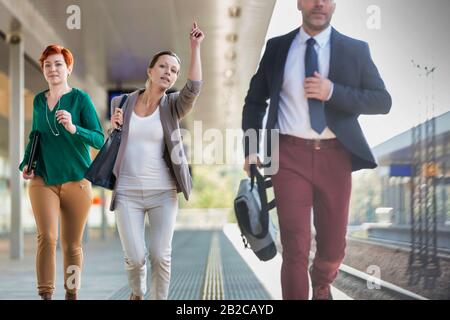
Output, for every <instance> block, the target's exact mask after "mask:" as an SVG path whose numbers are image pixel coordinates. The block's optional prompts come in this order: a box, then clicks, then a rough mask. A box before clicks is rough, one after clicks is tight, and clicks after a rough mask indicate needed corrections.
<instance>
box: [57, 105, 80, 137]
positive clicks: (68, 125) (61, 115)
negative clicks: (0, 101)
mask: <svg viewBox="0 0 450 320" xmlns="http://www.w3.org/2000/svg"><path fill="white" fill-rule="evenodd" d="M56 120H57V121H58V123H60V124H61V125H62V126H63V127H64V129H66V130H67V131H69V132H70V133H71V134H74V133H75V132H77V127H75V125H74V124H73V123H72V115H71V114H70V112H68V111H66V110H58V111H56Z"/></svg>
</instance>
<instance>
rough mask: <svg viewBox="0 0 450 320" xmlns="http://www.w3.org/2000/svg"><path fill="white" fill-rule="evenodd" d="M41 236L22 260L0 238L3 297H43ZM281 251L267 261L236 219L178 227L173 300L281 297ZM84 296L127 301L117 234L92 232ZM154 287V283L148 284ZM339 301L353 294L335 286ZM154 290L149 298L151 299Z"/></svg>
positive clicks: (59, 286)
mask: <svg viewBox="0 0 450 320" xmlns="http://www.w3.org/2000/svg"><path fill="white" fill-rule="evenodd" d="M35 249H36V241H35V237H34V235H32V234H30V235H26V237H25V254H24V258H23V259H22V260H11V259H10V258H9V251H8V240H7V239H2V240H0V283H1V284H2V285H1V286H0V300H37V299H39V296H38V295H37V292H36V278H35V252H36V250H35ZM61 269H62V257H61V252H60V250H58V252H57V274H56V290H55V296H54V299H57V300H58V299H63V298H64V289H63V281H62V270H61ZM280 269H281V255H280V254H278V255H277V256H276V257H275V258H274V259H272V260H271V261H269V262H261V261H259V260H258V259H257V258H256V256H255V255H254V254H253V253H252V252H251V250H249V249H245V248H244V247H243V244H242V240H241V237H240V233H239V230H238V228H237V226H236V224H226V225H224V226H223V228H217V229H206V230H205V229H177V230H176V231H175V235H174V239H173V254H172V278H171V284H170V290H169V299H171V300H279V299H281V288H280ZM81 283H82V284H81V289H80V291H79V299H81V300H126V299H128V297H129V294H130V291H129V288H128V285H127V278H126V274H125V270H124V267H123V255H122V249H121V246H120V241H119V239H118V237H117V235H116V234H114V233H111V234H109V235H108V239H107V240H100V239H98V238H97V237H95V236H90V237H89V241H87V243H85V244H84V270H83V275H82V279H81ZM148 285H149V286H150V282H149V284H148ZM332 293H333V297H334V298H335V299H337V300H348V299H351V298H350V297H348V296H347V295H346V294H344V293H343V292H341V291H339V290H337V289H335V288H333V292H332ZM148 294H149V293H148V292H147V295H146V297H145V298H146V299H148V298H149V297H148Z"/></svg>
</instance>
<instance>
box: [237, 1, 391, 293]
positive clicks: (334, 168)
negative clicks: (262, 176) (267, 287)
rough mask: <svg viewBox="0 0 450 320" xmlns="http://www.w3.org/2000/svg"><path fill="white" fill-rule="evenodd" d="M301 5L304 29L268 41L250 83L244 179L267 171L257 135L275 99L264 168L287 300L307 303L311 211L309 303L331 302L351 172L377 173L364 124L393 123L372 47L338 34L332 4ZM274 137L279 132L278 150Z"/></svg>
mask: <svg viewBox="0 0 450 320" xmlns="http://www.w3.org/2000/svg"><path fill="white" fill-rule="evenodd" d="M297 6H298V9H299V10H300V11H301V13H302V17H303V24H302V26H301V27H300V28H299V29H296V30H294V31H292V32H290V33H288V34H286V35H283V36H280V37H276V38H273V39H270V40H269V41H268V42H267V46H266V49H265V52H264V55H263V57H262V59H261V62H260V64H259V68H258V70H257V72H256V74H255V75H254V76H253V78H252V80H251V82H250V89H249V91H248V94H247V97H246V98H245V105H244V109H243V118H242V128H243V130H244V132H248V130H250V129H253V130H257V132H256V133H257V139H256V143H255V141H253V144H252V141H249V140H247V139H246V140H245V156H246V159H245V164H244V170H246V171H247V174H248V173H249V165H250V164H252V163H258V165H260V164H261V162H260V160H259V158H258V156H257V153H258V152H259V148H258V146H259V132H260V130H261V129H262V126H263V118H264V115H265V113H266V109H267V105H268V104H267V100H268V99H270V105H269V111H268V115H267V123H266V126H265V130H266V131H265V137H266V139H267V141H266V146H267V150H266V154H267V155H269V156H270V158H271V159H272V160H273V159H276V160H273V161H271V162H270V163H267V161H263V166H266V167H273V166H274V163H273V162H274V161H276V162H277V163H276V165H277V166H278V170H277V172H276V173H274V174H272V182H273V186H274V191H275V198H276V202H277V213H278V219H279V225H280V235H281V243H282V246H283V265H282V270H281V285H282V292H283V299H308V295H309V285H308V261H309V259H308V258H309V250H310V243H311V230H310V225H311V209H313V217H314V226H315V230H316V237H315V240H316V244H317V250H316V254H315V257H314V261H313V264H312V266H311V268H310V276H311V282H312V287H313V294H312V296H313V299H332V296H331V292H330V285H331V283H332V282H333V281H334V279H335V278H336V276H337V271H338V268H339V266H340V264H341V262H342V260H343V259H344V255H345V245H346V243H345V235H346V230H347V222H348V210H349V201H350V193H351V173H352V171H356V170H360V169H364V168H375V167H376V166H377V164H376V161H375V159H374V156H373V155H372V152H371V150H370V148H369V146H368V144H367V142H366V139H365V138H364V135H363V133H362V130H361V127H360V125H359V123H358V117H359V116H360V115H361V114H365V115H368V114H387V113H388V112H389V110H390V108H391V103H392V101H391V97H390V95H389V93H388V92H387V91H386V89H385V86H384V83H383V80H382V79H381V77H380V74H379V73H378V70H377V68H376V66H375V64H374V62H373V61H372V59H371V56H370V51H369V47H368V45H367V43H365V42H362V41H359V40H355V39H352V38H349V37H347V36H344V35H342V34H340V33H339V32H338V31H336V30H335V29H334V28H332V27H331V25H330V21H331V18H332V16H333V13H334V11H335V8H336V4H335V1H334V0H297ZM272 131H275V132H276V133H279V136H278V137H279V139H277V142H276V143H277V145H276V147H277V148H275V146H274V145H275V140H274V139H272V138H271V137H272V135H271V133H272ZM272 140H273V141H272ZM272 142H273V143H272ZM273 152H277V155H274V154H272V153H273ZM266 174H267V173H266Z"/></svg>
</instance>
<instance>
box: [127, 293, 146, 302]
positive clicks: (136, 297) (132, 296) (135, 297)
mask: <svg viewBox="0 0 450 320" xmlns="http://www.w3.org/2000/svg"><path fill="white" fill-rule="evenodd" d="M128 300H144V297H142V296H137V295H135V294H134V293H132V294H131V295H130V298H129V299H128Z"/></svg>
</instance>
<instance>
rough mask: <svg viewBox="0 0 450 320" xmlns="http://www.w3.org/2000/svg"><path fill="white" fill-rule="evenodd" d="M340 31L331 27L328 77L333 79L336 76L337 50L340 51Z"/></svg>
mask: <svg viewBox="0 0 450 320" xmlns="http://www.w3.org/2000/svg"><path fill="white" fill-rule="evenodd" d="M340 45H341V41H340V33H339V32H337V31H336V29H334V28H332V29H331V38H330V71H329V73H328V79H330V80H331V81H334V80H335V78H336V72H337V66H338V63H339V59H338V56H339V52H340Z"/></svg>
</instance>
